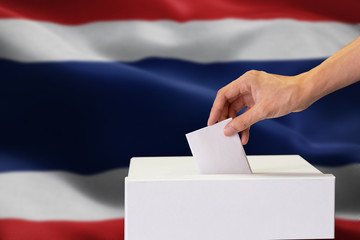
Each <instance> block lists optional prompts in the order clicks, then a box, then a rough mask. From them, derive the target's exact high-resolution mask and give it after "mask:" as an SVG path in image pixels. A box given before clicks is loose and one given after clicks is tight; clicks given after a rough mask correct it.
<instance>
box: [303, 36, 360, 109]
mask: <svg viewBox="0 0 360 240" xmlns="http://www.w3.org/2000/svg"><path fill="white" fill-rule="evenodd" d="M301 78H302V81H301V85H302V89H303V90H304V93H305V94H304V96H307V97H308V98H309V100H310V101H309V103H308V105H311V104H312V103H313V102H315V101H317V100H318V99H320V98H322V97H324V96H325V95H327V94H329V93H332V92H334V91H336V90H338V89H341V88H343V87H346V86H348V85H350V84H353V83H355V82H357V81H359V80H360V37H358V38H357V39H355V40H354V41H352V42H351V43H349V44H348V45H347V46H345V47H344V48H343V49H341V50H340V51H338V52H336V53H335V54H334V55H332V56H331V57H329V58H328V59H326V60H325V61H324V62H323V63H322V64H320V65H319V66H317V67H315V68H313V69H312V70H310V71H309V72H306V73H304V74H303V75H301Z"/></svg>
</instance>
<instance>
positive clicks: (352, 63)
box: [208, 37, 360, 144]
mask: <svg viewBox="0 0 360 240" xmlns="http://www.w3.org/2000/svg"><path fill="white" fill-rule="evenodd" d="M359 80H360V37H359V38H357V39H355V40H354V41H352V42H351V43H349V44H348V45H347V46H345V47H344V48H343V49H341V50H340V51H338V52H337V53H335V54H334V55H332V56H331V57H329V58H328V59H326V60H325V61H324V62H323V63H321V64H320V65H319V66H317V67H315V68H313V69H311V70H310V71H308V72H305V73H302V74H299V75H296V76H281V75H275V74H269V73H266V72H260V71H254V70H252V71H249V72H247V73H245V74H244V75H242V76H241V77H239V78H238V79H236V80H235V81H233V82H231V83H230V84H228V85H227V86H225V87H223V88H222V89H220V90H219V91H218V93H217V96H216V98H215V101H214V103H213V107H212V109H211V112H210V116H209V119H208V125H213V124H215V123H216V122H217V121H222V120H224V119H226V118H229V117H232V118H234V119H233V120H232V121H231V122H230V123H229V124H228V125H227V126H225V129H224V134H225V135H228V136H231V135H233V134H235V133H237V132H242V138H241V140H242V143H243V144H246V143H247V142H248V140H249V128H250V126H251V125H252V124H254V123H256V122H258V121H260V120H263V119H268V118H276V117H281V116H284V115H286V114H289V113H291V112H298V111H302V110H304V109H306V108H307V107H309V106H310V105H311V104H312V103H314V102H315V101H317V100H318V99H320V98H322V97H323V96H325V95H327V94H329V93H332V92H334V91H336V90H338V89H341V88H343V87H346V86H348V85H350V84H352V83H355V82H357V81H359ZM244 107H247V109H246V111H245V113H243V114H241V115H240V116H238V117H236V113H237V112H239V111H240V110H241V109H243V108H244Z"/></svg>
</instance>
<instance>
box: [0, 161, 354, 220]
mask: <svg viewBox="0 0 360 240" xmlns="http://www.w3.org/2000/svg"><path fill="white" fill-rule="evenodd" d="M317 168H318V169H319V170H321V171H322V172H323V173H332V174H334V175H335V176H336V204H335V205H336V217H337V218H343V219H349V220H360V208H359V204H358V203H359V202H360V191H359V187H358V183H359V182H360V164H352V165H347V166H343V167H319V166H317ZM127 173H128V169H127V168H122V169H116V170H111V171H107V172H104V173H100V174H95V175H90V176H83V175H78V174H73V173H67V172H60V171H51V172H40V171H39V172H9V173H1V174H0V192H1V197H0V206H1V209H0V218H21V219H29V220H104V219H112V218H123V217H124V206H123V204H124V201H123V199H124V178H125V176H127Z"/></svg>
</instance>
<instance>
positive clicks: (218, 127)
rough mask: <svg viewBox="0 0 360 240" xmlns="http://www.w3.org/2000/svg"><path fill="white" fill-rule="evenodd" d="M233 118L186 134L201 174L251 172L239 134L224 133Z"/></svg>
mask: <svg viewBox="0 0 360 240" xmlns="http://www.w3.org/2000/svg"><path fill="white" fill-rule="evenodd" d="M231 120H232V119H231V118H229V119H226V120H224V121H221V122H218V123H216V124H214V125H212V126H208V127H204V128H201V129H198V130H196V131H193V132H190V133H188V134H186V138H187V141H188V143H189V146H190V149H191V152H192V155H193V157H194V159H195V162H196V164H197V167H198V170H199V172H200V173H201V174H251V173H252V171H251V168H250V165H249V162H248V160H247V157H246V153H245V150H244V148H243V146H242V144H241V140H240V137H239V135H238V134H235V135H233V136H225V135H224V127H225V126H226V124H228V123H229V122H230V121H231Z"/></svg>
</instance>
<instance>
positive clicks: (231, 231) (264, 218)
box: [125, 155, 335, 240]
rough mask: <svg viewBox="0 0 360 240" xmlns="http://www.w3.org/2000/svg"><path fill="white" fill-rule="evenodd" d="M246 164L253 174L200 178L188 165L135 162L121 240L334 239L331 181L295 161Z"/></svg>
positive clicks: (182, 160) (165, 160)
mask: <svg viewBox="0 0 360 240" xmlns="http://www.w3.org/2000/svg"><path fill="white" fill-rule="evenodd" d="M248 161H249V164H250V167H251V170H252V172H253V174H216V175H201V174H199V173H198V170H197V168H196V165H195V162H194V160H193V158H192V157H148V158H145V157H144V158H132V159H131V163H130V169H129V174H128V177H126V178H125V240H220V239H221V240H242V239H243V240H252V239H254V240H268V239H329V238H330V239H331V238H334V200H335V177H334V176H333V175H331V174H323V173H321V172H320V171H319V170H317V169H316V168H314V167H313V166H311V165H310V164H309V163H308V162H307V161H305V160H304V159H303V158H301V157H300V156H297V155H289V156H248Z"/></svg>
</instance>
